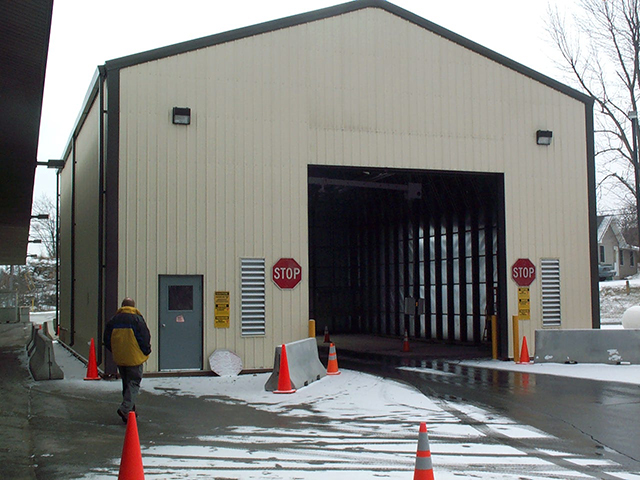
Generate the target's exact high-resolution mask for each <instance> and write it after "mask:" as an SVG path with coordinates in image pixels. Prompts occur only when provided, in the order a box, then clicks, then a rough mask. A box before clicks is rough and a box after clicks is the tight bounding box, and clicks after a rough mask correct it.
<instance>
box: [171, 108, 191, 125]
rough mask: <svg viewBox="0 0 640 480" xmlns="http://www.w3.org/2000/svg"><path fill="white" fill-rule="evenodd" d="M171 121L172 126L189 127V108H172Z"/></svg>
mask: <svg viewBox="0 0 640 480" xmlns="http://www.w3.org/2000/svg"><path fill="white" fill-rule="evenodd" d="M172 121H173V124H174V125H189V124H190V123H191V109H190V108H189V107H173V115H172Z"/></svg>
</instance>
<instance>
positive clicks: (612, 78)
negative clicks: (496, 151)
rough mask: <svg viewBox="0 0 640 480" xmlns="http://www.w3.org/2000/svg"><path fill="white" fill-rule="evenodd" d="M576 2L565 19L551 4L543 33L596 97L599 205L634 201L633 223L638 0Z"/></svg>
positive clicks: (573, 75) (639, 26) (639, 35)
mask: <svg viewBox="0 0 640 480" xmlns="http://www.w3.org/2000/svg"><path fill="white" fill-rule="evenodd" d="M577 5H578V7H579V8H578V9H577V10H576V13H575V14H574V15H573V16H572V18H571V19H570V20H569V21H567V19H566V18H565V17H563V15H562V14H560V13H559V11H558V9H557V8H555V9H553V8H550V12H549V13H550V15H549V18H550V20H549V22H548V24H547V31H548V33H549V34H550V37H551V41H552V42H553V44H554V45H555V46H556V47H557V49H558V51H559V52H560V55H561V58H562V61H561V65H560V66H561V67H562V68H563V69H565V70H566V71H567V72H568V73H569V74H570V77H571V78H573V80H574V81H575V82H577V84H578V85H579V87H580V88H581V89H582V90H583V91H585V92H586V93H587V94H588V95H590V96H592V97H593V98H594V99H595V106H596V109H595V119H594V122H595V138H596V139H595V143H596V159H597V167H598V201H599V202H598V203H599V204H601V203H608V204H609V205H613V204H615V205H618V206H620V207H621V210H622V209H623V208H624V206H625V205H629V204H631V205H633V206H634V207H636V208H635V210H636V221H635V223H636V225H637V217H638V211H639V210H640V204H639V202H638V196H639V195H638V194H639V193H640V192H639V191H638V183H639V182H638V174H640V171H639V169H638V166H637V160H636V157H635V154H634V148H635V142H634V138H633V137H634V135H633V128H632V117H633V115H630V112H638V99H639V96H638V93H639V81H640V79H639V76H640V64H639V58H640V14H639V12H638V9H639V7H640V0H578V2H577ZM609 208H610V207H609ZM636 228H637V227H636Z"/></svg>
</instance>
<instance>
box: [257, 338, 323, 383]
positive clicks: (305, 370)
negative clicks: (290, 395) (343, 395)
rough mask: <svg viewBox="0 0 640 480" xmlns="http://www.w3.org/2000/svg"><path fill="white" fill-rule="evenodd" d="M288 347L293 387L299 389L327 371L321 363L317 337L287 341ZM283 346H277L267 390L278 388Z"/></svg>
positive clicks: (288, 362) (288, 361)
mask: <svg viewBox="0 0 640 480" xmlns="http://www.w3.org/2000/svg"><path fill="white" fill-rule="evenodd" d="M285 346H286V349H287V364H288V366H289V377H290V379H291V387H292V388H295V389H298V388H301V387H304V386H306V385H309V384H310V383H311V382H315V381H316V380H320V379H321V378H322V377H324V376H325V375H326V374H327V371H326V369H325V367H324V365H322V363H320V358H319V357H318V344H317V343H316V339H315V338H305V339H303V340H298V341H297V342H291V343H285ZM281 350H282V347H281V346H280V347H276V352H275V357H274V359H273V373H272V374H271V376H270V377H269V379H268V380H267V383H265V385H264V389H265V390H266V391H267V392H273V391H274V390H276V389H277V388H278V375H279V374H280V352H281Z"/></svg>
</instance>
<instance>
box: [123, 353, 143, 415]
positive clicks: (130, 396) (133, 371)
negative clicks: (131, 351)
mask: <svg viewBox="0 0 640 480" xmlns="http://www.w3.org/2000/svg"><path fill="white" fill-rule="evenodd" d="M118 372H120V378H122V404H121V405H120V408H119V409H118V410H120V411H121V412H122V413H123V414H124V415H127V414H128V413H129V412H130V411H131V410H134V409H135V407H136V397H137V396H138V392H139V391H140V382H141V381H142V365H138V366H136V367H120V366H119V367H118Z"/></svg>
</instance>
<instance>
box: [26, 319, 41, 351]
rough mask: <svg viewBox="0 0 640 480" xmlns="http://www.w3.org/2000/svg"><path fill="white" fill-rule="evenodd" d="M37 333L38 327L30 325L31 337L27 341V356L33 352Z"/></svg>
mask: <svg viewBox="0 0 640 480" xmlns="http://www.w3.org/2000/svg"><path fill="white" fill-rule="evenodd" d="M37 334H38V327H37V326H36V325H31V337H30V338H29V341H28V342H27V356H29V357H31V354H32V353H33V349H34V348H36V335H37Z"/></svg>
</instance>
